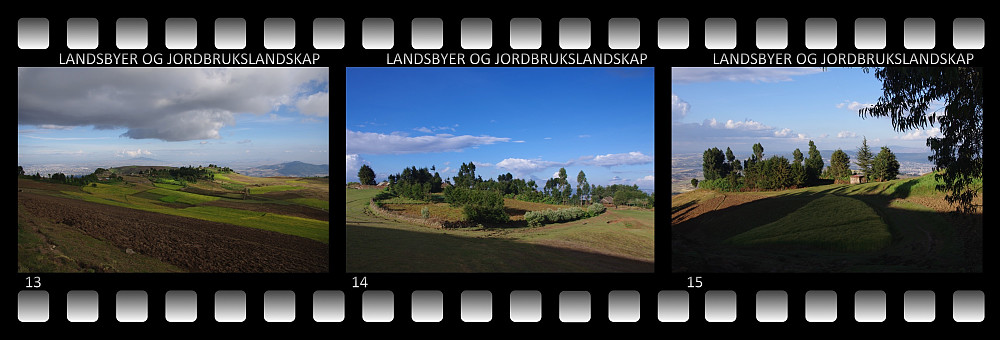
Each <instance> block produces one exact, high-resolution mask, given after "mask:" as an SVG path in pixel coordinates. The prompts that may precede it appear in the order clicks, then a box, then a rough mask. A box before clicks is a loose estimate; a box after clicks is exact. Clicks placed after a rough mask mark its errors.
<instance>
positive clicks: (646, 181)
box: [608, 175, 656, 189]
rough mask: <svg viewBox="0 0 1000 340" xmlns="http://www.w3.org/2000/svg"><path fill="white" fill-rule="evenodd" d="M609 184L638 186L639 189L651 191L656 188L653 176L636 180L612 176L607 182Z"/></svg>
mask: <svg viewBox="0 0 1000 340" xmlns="http://www.w3.org/2000/svg"><path fill="white" fill-rule="evenodd" d="M608 182H609V184H623V185H633V184H635V185H638V186H639V188H640V189H653V188H655V187H656V178H655V177H654V176H653V175H648V176H645V177H641V178H638V179H630V178H621V177H619V176H614V177H612V178H611V180H610V181H608Z"/></svg>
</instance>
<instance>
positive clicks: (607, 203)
mask: <svg viewBox="0 0 1000 340" xmlns="http://www.w3.org/2000/svg"><path fill="white" fill-rule="evenodd" d="M601 204H603V205H604V206H605V207H607V206H612V205H615V199H614V198H612V197H605V198H602V199H601ZM617 207H618V206H615V208H617Z"/></svg>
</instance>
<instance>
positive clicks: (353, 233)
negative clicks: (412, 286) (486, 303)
mask: <svg viewBox="0 0 1000 340" xmlns="http://www.w3.org/2000/svg"><path fill="white" fill-rule="evenodd" d="M345 190H346V215H347V221H346V225H345V227H346V229H347V230H346V234H347V239H346V246H347V270H348V271H351V272H498V273H507V272H511V273H513V272H652V271H653V260H654V256H653V250H654V242H653V233H654V229H655V226H654V220H655V219H654V218H653V212H652V211H616V210H608V212H607V213H605V214H602V215H600V216H598V217H594V218H590V219H583V220H577V221H573V222H570V223H563V224H554V225H547V226H544V227H540V228H488V227H487V228H482V229H479V228H471V229H462V230H449V229H434V228H429V227H423V226H416V225H409V224H406V223H400V222H395V221H390V220H385V219H382V218H379V217H377V216H374V215H372V214H370V213H368V212H366V207H367V206H368V202H369V200H370V199H371V198H372V197H374V196H375V194H376V193H377V192H378V189H366V190H358V189H345ZM394 202H395V203H394V204H400V205H405V204H408V203H409V204H410V205H415V206H416V205H420V204H415V203H414V202H409V201H404V200H398V201H394ZM512 204H513V203H512ZM445 206H446V204H445ZM436 207H437V205H433V206H432V208H431V214H432V215H433V214H435V208H436ZM508 208H513V207H508Z"/></svg>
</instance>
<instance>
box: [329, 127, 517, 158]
mask: <svg viewBox="0 0 1000 340" xmlns="http://www.w3.org/2000/svg"><path fill="white" fill-rule="evenodd" d="M346 134H347V135H346V138H347V142H346V144H347V145H346V147H347V152H348V153H356V154H407V153H426V152H446V151H460V150H462V149H465V148H475V147H478V146H480V145H489V144H494V143H500V142H509V141H510V138H501V137H491V136H470V135H463V136H454V135H450V134H437V135H433V136H417V137H408V136H406V135H405V134H403V133H397V132H393V133H391V134H388V135H386V134H381V133H374V132H357V131H351V130H347V133H346Z"/></svg>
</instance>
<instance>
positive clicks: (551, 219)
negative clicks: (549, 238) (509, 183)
mask: <svg viewBox="0 0 1000 340" xmlns="http://www.w3.org/2000/svg"><path fill="white" fill-rule="evenodd" d="M595 204H600V203H595ZM591 207H593V206H591ZM600 208H601V209H603V208H604V206H603V205H602V206H600ZM588 210H589V209H588ZM602 212H603V210H602ZM590 216H592V215H590V213H588V211H585V210H583V208H579V207H572V208H566V209H559V210H552V209H546V210H539V211H529V212H528V213H526V214H524V220H525V221H526V222H528V226H531V227H539V226H542V225H545V224H549V223H562V222H569V221H575V220H579V219H581V218H584V217H590Z"/></svg>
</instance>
